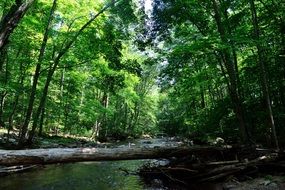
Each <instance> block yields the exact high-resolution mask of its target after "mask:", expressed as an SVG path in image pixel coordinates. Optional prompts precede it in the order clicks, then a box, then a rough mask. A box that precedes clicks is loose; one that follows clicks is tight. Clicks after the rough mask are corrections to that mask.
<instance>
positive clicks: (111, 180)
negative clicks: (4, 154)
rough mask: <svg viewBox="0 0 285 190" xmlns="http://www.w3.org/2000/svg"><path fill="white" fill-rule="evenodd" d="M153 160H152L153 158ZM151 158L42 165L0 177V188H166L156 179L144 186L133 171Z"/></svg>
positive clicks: (162, 142) (155, 142)
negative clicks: (127, 172)
mask: <svg viewBox="0 0 285 190" xmlns="http://www.w3.org/2000/svg"><path fill="white" fill-rule="evenodd" d="M178 144H179V142H177V141H173V140H169V139H168V140H166V139H140V140H136V141H132V142H125V143H119V144H116V145H114V146H119V147H123V146H135V147H142V146H148V147H155V146H177V145H178ZM152 161H153V160H152ZM146 162H150V160H128V161H106V162H81V163H69V164H55V165H47V166H41V167H39V168H37V169H33V170H32V171H29V172H25V173H18V174H12V175H9V176H5V177H1V178H0V190H6V189H7V190H14V189H15V190H64V189H68V190H89V189H90V190H91V189H92V190H109V189H110V190H127V189H130V190H143V189H145V190H155V189H157V190H158V189H168V188H167V187H164V186H163V184H160V183H159V182H157V183H156V184H153V185H146V184H145V183H144V182H143V181H142V179H141V178H140V177H139V176H138V175H132V174H126V172H125V170H128V171H136V170H137V169H138V168H139V167H140V166H142V165H143V164H144V163H146Z"/></svg>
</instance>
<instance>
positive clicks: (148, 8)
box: [144, 0, 152, 12]
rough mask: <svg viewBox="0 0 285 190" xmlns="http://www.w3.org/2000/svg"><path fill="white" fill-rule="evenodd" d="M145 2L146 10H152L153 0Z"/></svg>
mask: <svg viewBox="0 0 285 190" xmlns="http://www.w3.org/2000/svg"><path fill="white" fill-rule="evenodd" d="M144 3H145V11H146V12H149V11H151V10H152V5H151V3H152V0H145V2H144Z"/></svg>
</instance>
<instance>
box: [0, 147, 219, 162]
mask: <svg viewBox="0 0 285 190" xmlns="http://www.w3.org/2000/svg"><path fill="white" fill-rule="evenodd" d="M221 150H222V148H218V147H200V146H193V147H155V148H52V149H29V150H0V165H3V166H15V165H29V164H53V163H67V162H82V161H103V160H106V161H107V160H130V159H155V158H170V157H183V156H186V155H189V154H195V153H200V152H203V153H205V152H215V151H216V152H217V151H221Z"/></svg>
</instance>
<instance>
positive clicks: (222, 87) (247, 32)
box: [0, 0, 285, 148]
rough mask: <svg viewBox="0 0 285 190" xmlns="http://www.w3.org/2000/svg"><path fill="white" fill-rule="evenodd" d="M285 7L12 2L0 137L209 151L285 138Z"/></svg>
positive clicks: (206, 2) (4, 30) (4, 18)
mask: <svg viewBox="0 0 285 190" xmlns="http://www.w3.org/2000/svg"><path fill="white" fill-rule="evenodd" d="M284 10H285V5H284V2H283V1H281V0H270V1H269V0H248V1H245V0H240V1H235V0H234V1H229V0H219V1H218V0H202V1H197V0H110V1H109V0H61V1H57V0H37V1H35V0H2V1H1V2H0V127H1V128H3V129H6V130H7V132H8V133H10V132H14V133H15V134H17V136H18V144H19V145H24V144H32V143H33V142H34V139H35V137H37V136H42V135H44V134H56V135H59V134H69V135H81V136H87V137H90V138H92V139H94V140H101V141H103V140H107V139H108V138H112V139H126V138H128V137H133V138H137V137H141V136H143V135H146V134H147V135H155V134H159V133H166V134H168V135H169V136H182V137H185V138H189V139H195V140H199V141H202V142H208V141H210V140H211V139H215V138H216V137H221V138H223V139H225V141H226V142H229V143H246V144H248V143H262V144H264V145H266V146H271V147H276V148H278V147H279V146H281V145H284V143H285V141H284V140H283V138H281V137H282V136H284V135H285V130H284V123H285V60H284V59H285V38H284V37H285V36H284V35H285V15H284Z"/></svg>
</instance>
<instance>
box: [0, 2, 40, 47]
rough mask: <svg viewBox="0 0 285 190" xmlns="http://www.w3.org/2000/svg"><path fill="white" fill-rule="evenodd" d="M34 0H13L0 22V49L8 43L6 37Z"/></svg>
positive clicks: (7, 37)
mask: <svg viewBox="0 0 285 190" xmlns="http://www.w3.org/2000/svg"><path fill="white" fill-rule="evenodd" d="M33 2H34V0H28V1H26V0H15V3H14V4H13V5H12V7H11V8H10V10H9V11H8V13H7V14H6V15H5V16H3V18H2V20H1V22H0V51H1V50H2V48H4V46H6V45H7V44H8V39H9V37H10V35H11V34H12V32H13V30H14V29H15V28H16V26H17V25H18V24H19V22H20V20H21V18H22V17H23V16H24V15H25V13H26V12H27V10H28V9H29V7H30V6H31V5H32V3H33Z"/></svg>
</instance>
